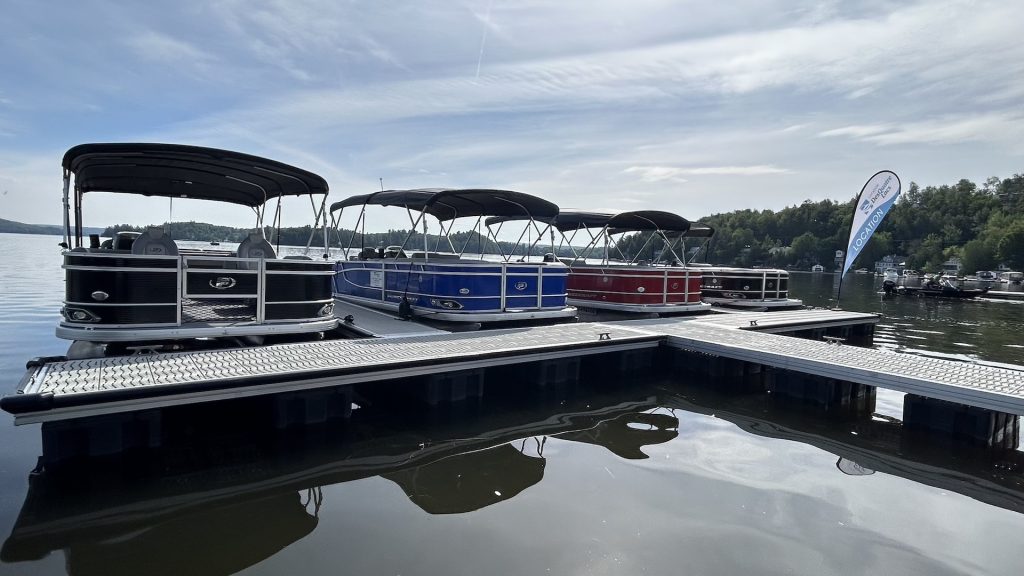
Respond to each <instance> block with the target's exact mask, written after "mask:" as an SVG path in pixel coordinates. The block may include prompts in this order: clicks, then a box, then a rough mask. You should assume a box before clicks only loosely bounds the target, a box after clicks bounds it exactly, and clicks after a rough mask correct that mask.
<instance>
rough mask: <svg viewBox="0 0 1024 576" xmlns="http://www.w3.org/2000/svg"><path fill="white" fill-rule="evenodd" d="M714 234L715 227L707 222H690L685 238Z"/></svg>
mask: <svg viewBox="0 0 1024 576" xmlns="http://www.w3.org/2000/svg"><path fill="white" fill-rule="evenodd" d="M714 235H715V229H714V228H712V227H711V226H708V225H707V224H696V223H694V224H690V229H689V230H687V231H686V234H685V236H686V237H687V238H711V237H712V236H714Z"/></svg>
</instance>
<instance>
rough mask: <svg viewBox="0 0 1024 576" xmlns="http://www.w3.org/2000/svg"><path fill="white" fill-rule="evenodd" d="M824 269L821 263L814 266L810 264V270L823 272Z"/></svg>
mask: <svg viewBox="0 0 1024 576" xmlns="http://www.w3.org/2000/svg"><path fill="white" fill-rule="evenodd" d="M824 271H825V267H824V266H822V265H821V264H815V265H814V266H811V272H824Z"/></svg>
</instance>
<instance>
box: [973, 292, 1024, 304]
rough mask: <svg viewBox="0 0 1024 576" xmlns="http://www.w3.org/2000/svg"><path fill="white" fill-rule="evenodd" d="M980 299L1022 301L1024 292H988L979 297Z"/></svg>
mask: <svg viewBox="0 0 1024 576" xmlns="http://www.w3.org/2000/svg"><path fill="white" fill-rule="evenodd" d="M981 297H982V298H987V299H990V300H1015V301H1018V302H1020V301H1024V292H1021V291H1009V290H989V291H988V292H985V293H984V294H982V295H981Z"/></svg>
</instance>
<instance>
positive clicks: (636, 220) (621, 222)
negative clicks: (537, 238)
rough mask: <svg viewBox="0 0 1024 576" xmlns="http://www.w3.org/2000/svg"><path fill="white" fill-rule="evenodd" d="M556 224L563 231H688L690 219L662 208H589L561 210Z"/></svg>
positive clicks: (614, 232) (615, 232)
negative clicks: (612, 209)
mask: <svg viewBox="0 0 1024 576" xmlns="http://www.w3.org/2000/svg"><path fill="white" fill-rule="evenodd" d="M556 226H557V227H558V229H559V230H562V231H563V232H565V231H569V230H576V229H578V228H603V227H605V226H608V228H609V232H611V233H613V234H617V233H620V232H636V231H640V230H662V231H664V232H686V231H687V230H689V229H690V221H689V220H687V219H686V218H683V217H682V216H679V215H677V214H673V213H671V212H663V211H661V210H633V211H629V212H617V213H616V212H592V211H587V210H563V211H561V212H559V214H558V219H557V220H556Z"/></svg>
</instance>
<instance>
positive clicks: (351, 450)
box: [0, 383, 1024, 574]
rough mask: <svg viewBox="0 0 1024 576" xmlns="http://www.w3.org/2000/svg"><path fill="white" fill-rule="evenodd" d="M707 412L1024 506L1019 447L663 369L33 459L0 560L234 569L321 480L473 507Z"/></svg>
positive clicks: (256, 552) (136, 568) (316, 500)
mask: <svg viewBox="0 0 1024 576" xmlns="http://www.w3.org/2000/svg"><path fill="white" fill-rule="evenodd" d="M257 402H258V400H252V401H251V403H250V404H255V403H257ZM206 409H212V408H210V407H206ZM178 412H179V413H178V414H173V413H170V414H169V415H168V416H167V417H166V418H167V419H169V420H170V421H171V426H172V427H173V421H174V420H175V419H176V418H177V419H181V420H182V421H185V420H191V421H192V422H193V426H195V425H196V424H195V422H201V421H202V418H204V417H205V416H207V415H203V414H198V415H197V414H194V413H192V412H190V411H178ZM705 415H710V416H713V418H714V419H716V420H717V421H725V422H729V423H731V424H732V425H734V426H736V427H738V428H739V429H741V430H743V431H745V432H747V433H750V434H754V435H757V436H763V437H769V438H778V439H785V440H789V441H795V442H799V443H802V444H806V445H810V446H814V447H817V448H819V449H821V450H824V451H827V452H829V453H831V454H834V455H836V456H837V457H838V461H837V462H836V466H835V468H834V469H833V472H834V473H835V474H846V475H867V474H873V473H875V472H876V471H877V472H878V473H882V474H888V475H893V476H898V477H902V478H907V479H910V480H913V481H915V482H918V483H922V484H926V485H929V486H935V487H939V488H942V489H944V490H950V491H953V492H958V493H961V494H964V495H967V496H969V497H971V498H974V499H976V500H979V501H981V502H985V503H988V504H991V505H993V506H998V507H1000V508H1005V509H1007V510H1011V511H1014V512H1017V513H1024V476H1022V474H1021V471H1022V470H1024V454H1022V453H1021V452H1018V451H1003V452H979V451H977V450H971V451H970V452H967V451H963V450H959V449H957V448H955V447H952V446H949V445H941V444H936V440H935V438H934V437H925V436H920V435H915V434H912V433H909V432H908V431H905V430H903V429H902V426H901V424H900V422H899V421H898V420H895V419H893V418H885V417H879V416H874V417H872V416H870V415H864V416H863V417H859V418H852V419H845V420H842V421H836V420H835V419H832V418H827V417H825V416H824V415H821V416H818V415H815V414H813V413H808V412H807V411H806V410H797V409H793V408H787V407H785V406H784V405H781V404H780V403H778V402H777V401H774V400H773V399H772V398H771V397H768V396H765V395H763V394H749V393H745V394H738V393H733V394H725V393H721V392H714V391H712V390H710V389H708V388H706V387H703V386H694V385H676V384H666V383H662V384H661V385H659V386H657V387H655V386H644V387H638V388H635V389H632V390H617V391H615V390H613V391H605V392H601V393H598V392H580V393H578V394H575V397H569V398H561V399H558V400H557V401H555V400H552V401H549V402H539V403H538V404H537V405H532V406H526V407H524V406H523V405H522V404H521V403H520V404H517V405H508V404H505V403H496V404H494V405H493V406H492V407H491V408H487V409H485V410H484V411H483V412H481V413H479V414H476V415H473V416H471V417H468V418H467V415H466V414H456V413H452V414H450V415H449V416H443V415H442V416H440V417H439V416H438V415H437V414H434V415H433V417H431V418H428V419H423V418H418V417H417V416H416V415H414V414H411V413H401V412H398V413H393V412H391V411H390V410H389V411H388V412H387V413H385V412H383V411H382V412H379V413H374V412H373V411H372V409H362V410H357V411H356V412H355V415H354V416H353V419H352V421H350V422H349V423H347V424H344V425H339V426H321V427H314V428H308V429H303V430H300V431H298V432H296V433H291V434H282V433H280V432H276V431H269V430H262V429H257V428H253V429H238V428H237V427H234V426H232V427H230V429H225V430H222V431H221V433H220V434H215V435H213V436H211V435H210V433H211V432H213V431H212V430H202V429H199V430H196V429H193V430H192V432H193V435H192V436H191V438H193V439H194V438H202V439H203V441H202V442H196V441H194V440H191V441H181V442H177V441H171V442H169V443H168V444H167V445H166V446H165V447H164V448H162V449H161V450H160V451H159V452H149V453H146V454H144V455H128V456H124V457H122V458H120V459H118V460H117V461H111V460H104V461H91V462H85V463H80V464H72V465H67V466H64V467H62V468H58V469H49V470H47V469H39V470H36V471H34V472H33V473H32V474H31V475H30V488H29V491H28V494H27V496H26V498H25V502H24V504H23V506H22V510H21V513H20V515H19V517H18V520H17V522H16V524H15V526H14V528H13V530H12V532H11V534H10V536H9V537H8V538H7V540H6V542H5V543H4V545H3V549H2V552H0V559H2V560H3V561H4V562H25V561H31V560H36V559H40V558H42V557H44V556H46V555H47V554H49V553H51V552H54V551H63V553H64V555H65V558H66V566H67V570H68V572H69V573H73V574H139V573H146V574H230V573H234V572H237V571H239V570H242V569H244V568H246V567H248V566H253V565H255V564H258V563H260V562H261V561H263V560H265V559H267V558H269V557H271V556H273V555H275V554H277V553H278V552H280V551H281V550H283V549H284V548H285V547H288V546H289V545H291V544H293V543H295V542H297V541H299V540H301V539H303V538H305V537H307V536H308V535H310V534H311V533H312V532H313V531H314V530H315V529H316V528H317V526H318V523H319V521H320V520H319V518H320V516H319V514H320V510H321V505H322V504H323V500H324V491H323V488H324V487H327V486H331V485H336V484H341V483H346V482H352V481H356V480H360V479H366V478H372V477H381V478H384V479H386V480H388V481H390V482H392V483H394V484H395V485H396V486H398V487H400V488H401V490H402V491H403V492H404V493H405V494H406V495H407V496H408V500H409V502H411V503H412V504H414V505H415V506H417V507H418V508H419V509H420V510H422V511H423V512H426V513H428V514H431V515H435V514H437V515H451V514H466V513H471V512H474V511H478V510H481V509H483V508H486V507H489V506H493V505H496V504H499V503H502V502H505V501H508V500H510V499H512V498H515V497H517V496H518V495H520V494H523V493H524V492H528V491H529V490H530V489H531V488H532V487H534V486H536V485H538V484H539V483H540V482H541V481H542V480H543V479H544V475H545V471H546V470H547V467H548V466H549V465H552V466H557V465H558V464H559V460H558V453H557V452H556V453H555V455H554V456H552V455H551V454H550V450H548V448H549V444H550V442H551V441H552V440H553V439H558V440H560V441H565V442H579V443H585V444H590V445H595V446H601V447H603V448H605V449H607V450H608V451H609V452H610V453H612V454H614V455H616V456H617V457H619V458H621V459H625V460H643V459H646V458H648V454H647V453H646V452H645V449H649V447H652V446H656V445H659V444H665V443H670V442H687V441H688V440H687V436H686V433H683V434H682V435H681V434H680V418H686V419H690V420H692V419H694V418H703V417H706V416H705ZM562 445H563V446H564V445H565V444H562ZM185 550H187V551H189V552H188V553H183V552H182V551H185Z"/></svg>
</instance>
